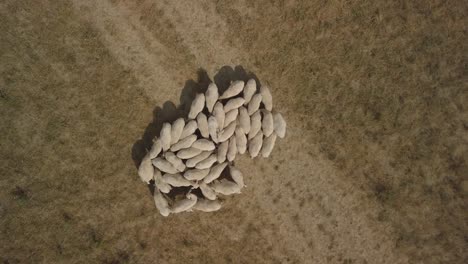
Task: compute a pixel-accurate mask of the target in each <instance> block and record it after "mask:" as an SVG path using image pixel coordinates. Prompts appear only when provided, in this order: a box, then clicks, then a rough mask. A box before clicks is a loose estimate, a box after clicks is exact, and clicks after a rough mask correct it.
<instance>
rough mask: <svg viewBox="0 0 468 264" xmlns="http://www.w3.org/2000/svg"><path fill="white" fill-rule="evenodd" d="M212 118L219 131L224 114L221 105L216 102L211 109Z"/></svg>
mask: <svg viewBox="0 0 468 264" xmlns="http://www.w3.org/2000/svg"><path fill="white" fill-rule="evenodd" d="M213 116H214V117H215V118H216V121H218V128H219V129H221V128H223V127H224V118H225V116H226V113H225V112H224V108H223V104H222V103H221V102H217V103H216V104H215V105H214V108H213Z"/></svg>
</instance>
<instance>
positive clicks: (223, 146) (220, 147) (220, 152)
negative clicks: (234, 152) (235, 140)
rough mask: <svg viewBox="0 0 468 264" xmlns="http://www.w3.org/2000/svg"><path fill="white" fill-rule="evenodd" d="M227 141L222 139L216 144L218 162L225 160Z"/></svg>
mask: <svg viewBox="0 0 468 264" xmlns="http://www.w3.org/2000/svg"><path fill="white" fill-rule="evenodd" d="M228 144H229V141H224V142H223V143H221V144H219V145H218V162H219V163H223V162H224V161H225V160H226V155H227V151H228Z"/></svg>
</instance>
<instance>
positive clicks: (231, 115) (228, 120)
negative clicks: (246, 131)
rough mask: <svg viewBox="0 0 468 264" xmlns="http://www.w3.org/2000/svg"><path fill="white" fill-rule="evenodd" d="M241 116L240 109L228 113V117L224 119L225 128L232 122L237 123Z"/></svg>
mask: <svg viewBox="0 0 468 264" xmlns="http://www.w3.org/2000/svg"><path fill="white" fill-rule="evenodd" d="M238 114H239V109H237V108H236V109H232V110H231V111H229V112H227V113H226V117H225V118H224V127H227V126H228V125H229V124H231V122H234V121H236V119H237V115H238Z"/></svg>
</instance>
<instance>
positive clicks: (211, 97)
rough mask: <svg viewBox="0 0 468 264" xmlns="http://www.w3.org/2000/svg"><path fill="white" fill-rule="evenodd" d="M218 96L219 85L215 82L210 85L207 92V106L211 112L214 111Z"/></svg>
mask: <svg viewBox="0 0 468 264" xmlns="http://www.w3.org/2000/svg"><path fill="white" fill-rule="evenodd" d="M218 97H219V92H218V86H216V84H215V83H210V85H208V89H207V90H206V92H205V101H206V108H207V109H208V112H210V113H211V112H212V111H213V107H214V105H215V103H216V102H217V101H218Z"/></svg>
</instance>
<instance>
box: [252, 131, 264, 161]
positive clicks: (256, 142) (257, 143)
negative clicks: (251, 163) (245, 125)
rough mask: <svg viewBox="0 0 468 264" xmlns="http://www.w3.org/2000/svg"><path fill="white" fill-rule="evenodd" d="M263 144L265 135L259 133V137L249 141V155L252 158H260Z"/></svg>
mask: <svg viewBox="0 0 468 264" xmlns="http://www.w3.org/2000/svg"><path fill="white" fill-rule="evenodd" d="M262 144H263V133H261V132H259V133H257V135H256V136H255V137H254V138H253V139H251V140H250V141H249V153H250V157H251V158H255V157H257V156H258V153H259V152H260V149H261V148H262Z"/></svg>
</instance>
